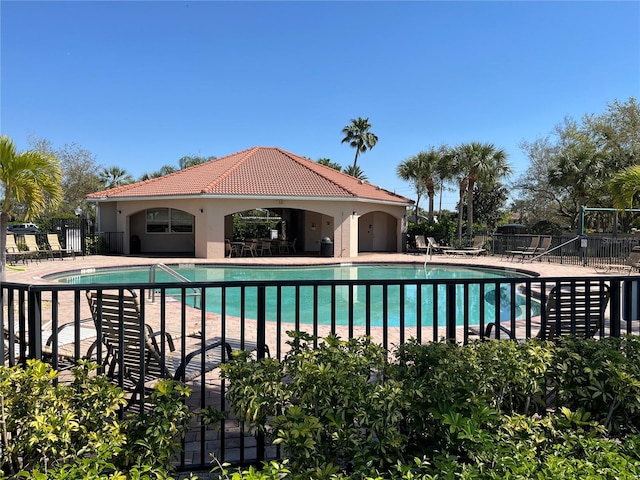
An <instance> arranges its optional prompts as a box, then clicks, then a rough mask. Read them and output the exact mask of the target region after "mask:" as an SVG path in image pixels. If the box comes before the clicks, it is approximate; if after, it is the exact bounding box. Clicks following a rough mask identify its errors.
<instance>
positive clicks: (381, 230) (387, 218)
mask: <svg viewBox="0 0 640 480" xmlns="http://www.w3.org/2000/svg"><path fill="white" fill-rule="evenodd" d="M397 232H398V220H397V219H396V218H395V217H394V216H393V215H390V214H388V213H386V212H380V211H375V212H369V213H366V214H364V215H362V216H360V218H359V219H358V252H396V251H397V247H398V235H397Z"/></svg>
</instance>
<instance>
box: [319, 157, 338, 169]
mask: <svg viewBox="0 0 640 480" xmlns="http://www.w3.org/2000/svg"><path fill="white" fill-rule="evenodd" d="M318 163H319V164H320V165H324V166H325V167H330V168H333V169H334V170H337V171H339V172H341V171H342V165H340V164H339V163H336V162H332V161H331V159H329V158H319V159H318Z"/></svg>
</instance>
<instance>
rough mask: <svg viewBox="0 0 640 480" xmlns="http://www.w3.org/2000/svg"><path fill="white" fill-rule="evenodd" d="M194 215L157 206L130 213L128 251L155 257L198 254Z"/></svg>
mask: <svg viewBox="0 0 640 480" xmlns="http://www.w3.org/2000/svg"><path fill="white" fill-rule="evenodd" d="M195 229H196V222H195V217H194V216H193V215H191V214H190V213H189V212H185V211H184V210H180V209H177V208H169V207H154V208H147V209H145V210H140V211H138V212H136V213H133V214H131V215H130V216H129V238H128V239H126V240H125V241H128V242H129V252H130V253H131V254H143V255H144V254H153V255H156V256H163V255H167V256H172V255H179V256H185V257H189V256H194V255H195Z"/></svg>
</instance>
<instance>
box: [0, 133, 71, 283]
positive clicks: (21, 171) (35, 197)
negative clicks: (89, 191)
mask: <svg viewBox="0 0 640 480" xmlns="http://www.w3.org/2000/svg"><path fill="white" fill-rule="evenodd" d="M61 178H62V172H61V170H60V164H59V163H58V160H57V159H56V158H55V157H53V156H51V155H45V154H41V153H38V152H36V151H33V150H29V151H26V152H22V153H18V152H17V151H16V147H15V145H14V143H13V141H11V140H10V139H9V137H7V136H6V135H1V136H0V186H1V187H2V188H1V189H0V190H1V191H2V193H3V194H4V198H3V199H2V211H0V280H4V278H5V269H6V264H7V256H6V246H7V224H8V221H9V215H10V214H11V212H12V208H13V205H14V203H20V204H24V205H25V206H26V211H25V216H24V217H25V219H26V220H31V219H32V218H34V217H35V216H37V215H39V214H40V213H41V212H42V210H43V209H45V208H46V207H48V206H51V207H54V206H56V205H58V204H59V203H60V201H61V199H62V189H61V187H60V181H61Z"/></svg>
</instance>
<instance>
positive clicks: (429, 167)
mask: <svg viewBox="0 0 640 480" xmlns="http://www.w3.org/2000/svg"><path fill="white" fill-rule="evenodd" d="M441 161H442V150H440V151H438V150H436V149H434V148H431V150H429V151H427V152H420V153H418V154H417V155H414V156H413V157H410V158H408V159H407V160H405V161H404V162H402V163H401V164H400V165H398V168H397V170H396V173H397V174H398V176H399V177H400V178H402V179H403V180H408V181H411V182H413V184H414V185H415V187H416V194H417V195H418V198H417V200H416V216H417V215H418V203H419V202H420V196H421V194H422V192H423V191H426V192H427V196H428V197H429V220H433V210H434V199H435V196H436V188H437V186H438V183H439V182H440V165H441Z"/></svg>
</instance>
